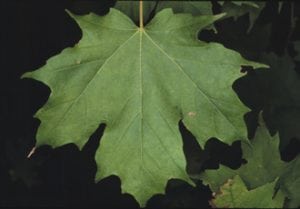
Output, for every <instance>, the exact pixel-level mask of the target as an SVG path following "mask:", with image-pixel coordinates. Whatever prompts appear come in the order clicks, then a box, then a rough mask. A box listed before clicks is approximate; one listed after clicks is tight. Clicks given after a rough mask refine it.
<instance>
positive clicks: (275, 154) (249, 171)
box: [200, 119, 286, 191]
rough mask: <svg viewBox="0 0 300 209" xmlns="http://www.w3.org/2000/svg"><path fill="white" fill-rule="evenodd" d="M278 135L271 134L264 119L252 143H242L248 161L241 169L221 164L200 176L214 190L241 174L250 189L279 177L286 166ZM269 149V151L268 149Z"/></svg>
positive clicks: (244, 157) (244, 155) (244, 156)
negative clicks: (279, 148)
mask: <svg viewBox="0 0 300 209" xmlns="http://www.w3.org/2000/svg"><path fill="white" fill-rule="evenodd" d="M278 146H279V138H278V135H275V136H273V137H271V136H270V134H269V132H268V130H267V128H266V127H265V125H264V123H263V122H262V119H260V126H259V127H258V128H257V131H256V134H255V137H254V139H252V141H251V143H250V144H249V143H244V142H243V143H242V151H243V159H245V160H247V163H246V164H244V165H242V166H241V167H240V168H239V169H237V170H233V169H230V168H228V167H226V166H222V165H221V166H220V168H219V169H217V170H206V171H205V172H204V173H202V174H201V175H200V178H201V179H202V180H203V181H204V182H205V183H206V184H209V186H210V188H211V189H212V190H213V191H217V190H218V189H219V187H220V186H221V185H222V184H224V183H225V182H226V181H227V179H229V178H232V177H234V176H235V175H239V176H240V177H241V178H242V179H243V181H244V182H245V184H246V185H247V187H248V188H249V189H254V188H257V187H259V186H262V185H264V184H266V183H269V182H271V181H274V180H275V179H276V178H277V177H279V176H280V175H281V173H282V171H283V170H284V168H285V167H286V163H284V162H283V161H282V160H281V157H280V153H279V150H278ZM266 150H267V151H266Z"/></svg>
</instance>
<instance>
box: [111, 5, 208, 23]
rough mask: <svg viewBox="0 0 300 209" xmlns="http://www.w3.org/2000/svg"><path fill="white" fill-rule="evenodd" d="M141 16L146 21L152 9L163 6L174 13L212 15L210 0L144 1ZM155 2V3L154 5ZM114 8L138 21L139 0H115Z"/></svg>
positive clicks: (159, 9) (158, 10)
mask: <svg viewBox="0 0 300 209" xmlns="http://www.w3.org/2000/svg"><path fill="white" fill-rule="evenodd" d="M143 4H144V8H143V11H144V13H143V16H144V20H145V21H147V20H148V18H149V16H150V13H151V12H152V11H154V12H155V14H156V13H158V12H160V11H161V10H163V9H165V8H171V9H173V11H174V13H190V14H192V15H213V13H212V3H211V2H210V1H199V2H196V1H182V0H180V1H175V0H173V1H166V0H162V1H158V2H156V1H144V2H143ZM156 4H157V5H156ZM115 8H116V9H118V10H120V11H122V12H124V13H125V14H126V15H127V16H129V17H130V18H131V19H132V20H133V21H134V22H138V21H139V1H127V0H125V1H124V0H119V1H117V3H116V5H115Z"/></svg>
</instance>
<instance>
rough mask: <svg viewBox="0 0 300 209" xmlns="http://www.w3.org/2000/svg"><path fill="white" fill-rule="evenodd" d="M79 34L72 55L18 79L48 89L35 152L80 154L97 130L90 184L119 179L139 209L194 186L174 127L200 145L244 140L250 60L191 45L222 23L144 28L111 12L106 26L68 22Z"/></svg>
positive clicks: (157, 22) (174, 19)
mask: <svg viewBox="0 0 300 209" xmlns="http://www.w3.org/2000/svg"><path fill="white" fill-rule="evenodd" d="M71 16H72V17H73V18H74V19H75V20H76V22H77V23H78V24H79V26H80V28H81V29H82V31H83V38H82V39H81V41H80V42H79V44H77V45H76V46H74V47H73V48H67V49H65V50H63V52H62V53H60V54H59V55H56V56H54V57H52V58H50V59H49V60H48V61H47V64H46V65H45V66H43V67H42V68H40V69H39V70H36V71H33V72H28V73H26V74H25V75H24V76H23V77H27V78H33V79H36V80H39V81H41V82H43V83H45V84H46V85H48V86H49V87H50V88H51V95H50V97H49V100H48V101H47V103H46V104H45V105H44V107H43V108H41V109H40V110H39V111H38V112H37V113H36V115H35V116H36V117H37V118H39V119H40V120H41V125H40V127H39V129H38V132H37V146H40V145H43V144H49V145H51V146H53V147H58V146H61V145H64V144H67V143H75V144H76V145H77V146H78V147H79V148H80V149H81V148H82V147H83V145H84V144H85V143H86V142H87V140H88V138H89V137H90V135H91V134H92V133H93V132H94V131H95V130H96V129H97V127H98V125H99V124H100V123H105V124H106V128H105V131H104V135H103V137H102V139H101V141H100V147H99V149H98V150H97V152H96V157H95V158H96V162H97V166H98V169H97V173H96V180H97V181H98V180H101V179H103V178H105V177H107V176H110V175H117V176H119V177H120V179H121V188H122V192H125V193H129V194H132V195H134V197H135V198H136V199H137V200H138V202H139V203H140V204H141V205H144V204H145V203H146V201H147V199H148V198H149V197H151V196H152V195H153V194H155V193H163V192H164V187H165V184H166V182H167V181H168V180H169V179H171V178H179V179H183V180H186V181H188V182H190V183H192V182H191V180H190V179H189V177H188V175H187V174H186V172H185V166H186V162H185V158H184V154H183V150H182V146H183V145H182V140H181V135H180V132H179V128H178V122H179V121H180V120H182V121H183V123H184V124H185V126H186V127H187V128H188V129H189V130H190V131H191V132H192V133H193V134H194V135H195V136H196V137H197V140H198V142H199V144H200V145H202V146H203V145H204V144H205V142H206V140H207V139H208V138H211V137H217V138H219V139H221V140H222V141H224V142H226V143H232V142H233V141H235V140H237V139H242V140H246V135H247V134H246V127H245V124H244V121H243V115H244V114H245V113H246V112H247V111H248V109H247V108H246V107H244V105H243V104H242V103H241V102H240V100H239V98H238V97H237V95H236V94H235V92H234V91H233V90H232V83H233V82H234V81H235V80H236V79H237V78H239V77H241V73H240V68H241V65H251V66H253V67H265V65H263V64H258V63H255V62H251V61H247V60H245V59H244V58H242V57H241V56H240V55H239V54H238V53H236V52H234V51H232V50H229V49H226V48H225V47H223V46H222V45H220V44H218V43H205V42H202V41H199V40H197V32H198V31H199V30H201V29H203V28H204V27H206V26H208V25H210V24H212V23H213V22H214V21H216V20H217V19H219V18H221V17H222V15H217V16H197V17H193V16H192V15H189V14H176V15H175V14H174V13H173V12H172V10H171V9H165V10H163V11H161V12H159V13H158V14H157V15H156V16H155V18H154V19H153V20H152V21H151V22H150V23H149V24H148V25H147V26H146V27H145V28H138V27H137V26H136V25H135V24H134V23H133V22H132V20H130V18H128V17H127V16H125V15H124V14H123V13H121V12H120V11H118V10H115V9H111V10H110V12H109V14H108V15H106V16H103V17H100V16H97V15H95V14H89V15H85V16H75V15H71Z"/></svg>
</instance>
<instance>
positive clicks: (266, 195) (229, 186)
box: [210, 175, 284, 208]
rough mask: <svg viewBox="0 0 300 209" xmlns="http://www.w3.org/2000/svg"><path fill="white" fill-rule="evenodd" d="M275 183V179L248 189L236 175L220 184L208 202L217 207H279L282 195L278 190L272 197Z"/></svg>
mask: <svg viewBox="0 0 300 209" xmlns="http://www.w3.org/2000/svg"><path fill="white" fill-rule="evenodd" d="M275 184H276V181H274V182H271V183H267V184H265V185H263V186H260V187H258V188H256V189H253V190H248V189H247V187H246V186H245V184H244V182H243V180H242V179H241V178H240V177H239V176H238V175H237V176H235V177H234V178H233V179H229V180H228V181H227V182H226V183H225V184H224V185H222V186H221V188H220V191H218V193H217V194H216V195H215V196H214V199H212V200H211V202H210V203H211V205H212V206H213V207H217V208H281V207H282V206H283V201H284V195H283V194H282V193H281V192H278V193H277V194H276V196H275V198H274V197H273V195H274V186H275Z"/></svg>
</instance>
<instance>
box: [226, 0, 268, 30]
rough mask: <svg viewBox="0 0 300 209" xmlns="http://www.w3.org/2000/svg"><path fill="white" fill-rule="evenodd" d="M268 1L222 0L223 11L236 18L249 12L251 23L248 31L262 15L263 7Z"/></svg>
mask: <svg viewBox="0 0 300 209" xmlns="http://www.w3.org/2000/svg"><path fill="white" fill-rule="evenodd" d="M265 4H266V2H259V1H255V2H253V1H226V2H221V5H222V12H225V13H226V14H227V15H226V17H233V18H234V20H236V19H237V18H238V17H240V16H243V15H244V14H247V13H248V14H249V21H250V25H249V28H248V32H249V31H250V30H251V29H252V27H253V25H254V23H255V21H256V19H257V18H258V16H259V15H260V13H261V11H262V9H263V8H264V7H265Z"/></svg>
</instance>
